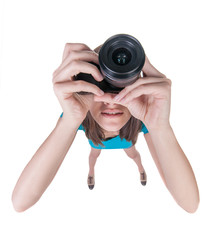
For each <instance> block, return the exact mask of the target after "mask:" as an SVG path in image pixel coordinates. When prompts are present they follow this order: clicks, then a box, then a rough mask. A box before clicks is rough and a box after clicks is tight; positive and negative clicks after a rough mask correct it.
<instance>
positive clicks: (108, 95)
mask: <svg viewBox="0 0 218 240" xmlns="http://www.w3.org/2000/svg"><path fill="white" fill-rule="evenodd" d="M113 97H114V94H112V93H105V94H104V95H102V96H95V97H94V101H95V102H106V103H115V101H114V99H113Z"/></svg>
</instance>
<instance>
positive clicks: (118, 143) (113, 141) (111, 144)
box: [60, 113, 148, 149]
mask: <svg viewBox="0 0 218 240" xmlns="http://www.w3.org/2000/svg"><path fill="white" fill-rule="evenodd" d="M62 116H63V113H62V114H61V116H60V117H62ZM141 123H142V128H141V132H143V133H144V134H146V133H148V129H147V128H146V126H145V125H144V123H143V122H141ZM78 130H83V131H84V132H85V129H84V127H83V126H82V124H81V125H80V126H79V128H78ZM88 141H89V144H90V145H91V147H93V148H96V149H124V148H130V147H131V146H132V145H133V144H132V141H130V142H129V141H127V140H126V139H125V138H123V139H121V138H120V136H119V135H118V136H116V137H113V138H108V139H107V140H106V141H102V143H103V144H104V147H102V146H101V145H100V144H99V145H98V146H96V145H95V144H94V143H93V142H92V140H90V139H88Z"/></svg>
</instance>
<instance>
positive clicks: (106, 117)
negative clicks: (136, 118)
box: [89, 45, 131, 132]
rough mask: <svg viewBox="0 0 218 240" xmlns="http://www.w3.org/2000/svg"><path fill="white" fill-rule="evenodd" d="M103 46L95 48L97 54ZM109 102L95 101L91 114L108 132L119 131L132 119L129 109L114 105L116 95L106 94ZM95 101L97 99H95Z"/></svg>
mask: <svg viewBox="0 0 218 240" xmlns="http://www.w3.org/2000/svg"><path fill="white" fill-rule="evenodd" d="M101 47H102V45H100V46H98V47H97V48H95V50H94V51H95V52H96V53H99V51H100V49H101ZM104 96H106V99H107V101H105V102H101V101H93V103H92V104H91V108H90V110H89V111H90V113H91V115H92V117H93V118H94V120H95V121H96V122H97V123H98V124H99V125H100V126H101V128H103V129H104V130H106V131H107V132H117V131H119V130H120V129H121V128H122V127H123V126H124V125H125V124H126V123H127V122H128V121H129V119H130V118H131V114H130V112H129V110H128V108H126V107H124V106H122V105H119V104H115V103H113V97H114V96H115V94H112V93H105V94H104ZM94 100H95V97H94Z"/></svg>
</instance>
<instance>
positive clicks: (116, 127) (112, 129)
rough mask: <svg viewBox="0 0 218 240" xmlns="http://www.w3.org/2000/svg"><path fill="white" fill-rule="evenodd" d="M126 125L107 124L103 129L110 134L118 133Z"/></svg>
mask: <svg viewBox="0 0 218 240" xmlns="http://www.w3.org/2000/svg"><path fill="white" fill-rule="evenodd" d="M123 126H124V125H120V124H119V125H117V124H114V125H113V124H107V125H105V124H104V125H102V126H101V127H102V128H103V129H105V130H106V131H108V132H116V131H120V129H121V128H122V127H123Z"/></svg>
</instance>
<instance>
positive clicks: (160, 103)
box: [114, 77, 171, 129]
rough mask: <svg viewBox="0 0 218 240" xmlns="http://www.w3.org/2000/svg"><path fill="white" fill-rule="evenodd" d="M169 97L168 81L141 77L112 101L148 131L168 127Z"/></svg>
mask: <svg viewBox="0 0 218 240" xmlns="http://www.w3.org/2000/svg"><path fill="white" fill-rule="evenodd" d="M170 96H171V81H170V80H169V79H167V78H155V77H143V78H139V79H138V80H137V81H136V82H135V83H134V84H132V85H130V86H128V87H126V88H125V89H124V90H122V91H121V92H120V93H119V94H118V95H117V96H116V97H115V99H114V100H115V103H118V104H121V105H124V106H126V107H127V108H128V109H129V111H130V113H131V114H132V115H133V116H134V117H135V118H137V119H139V120H141V121H142V122H143V123H144V124H145V125H146V126H147V127H148V129H149V128H158V127H162V126H168V125H169V115H170Z"/></svg>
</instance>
